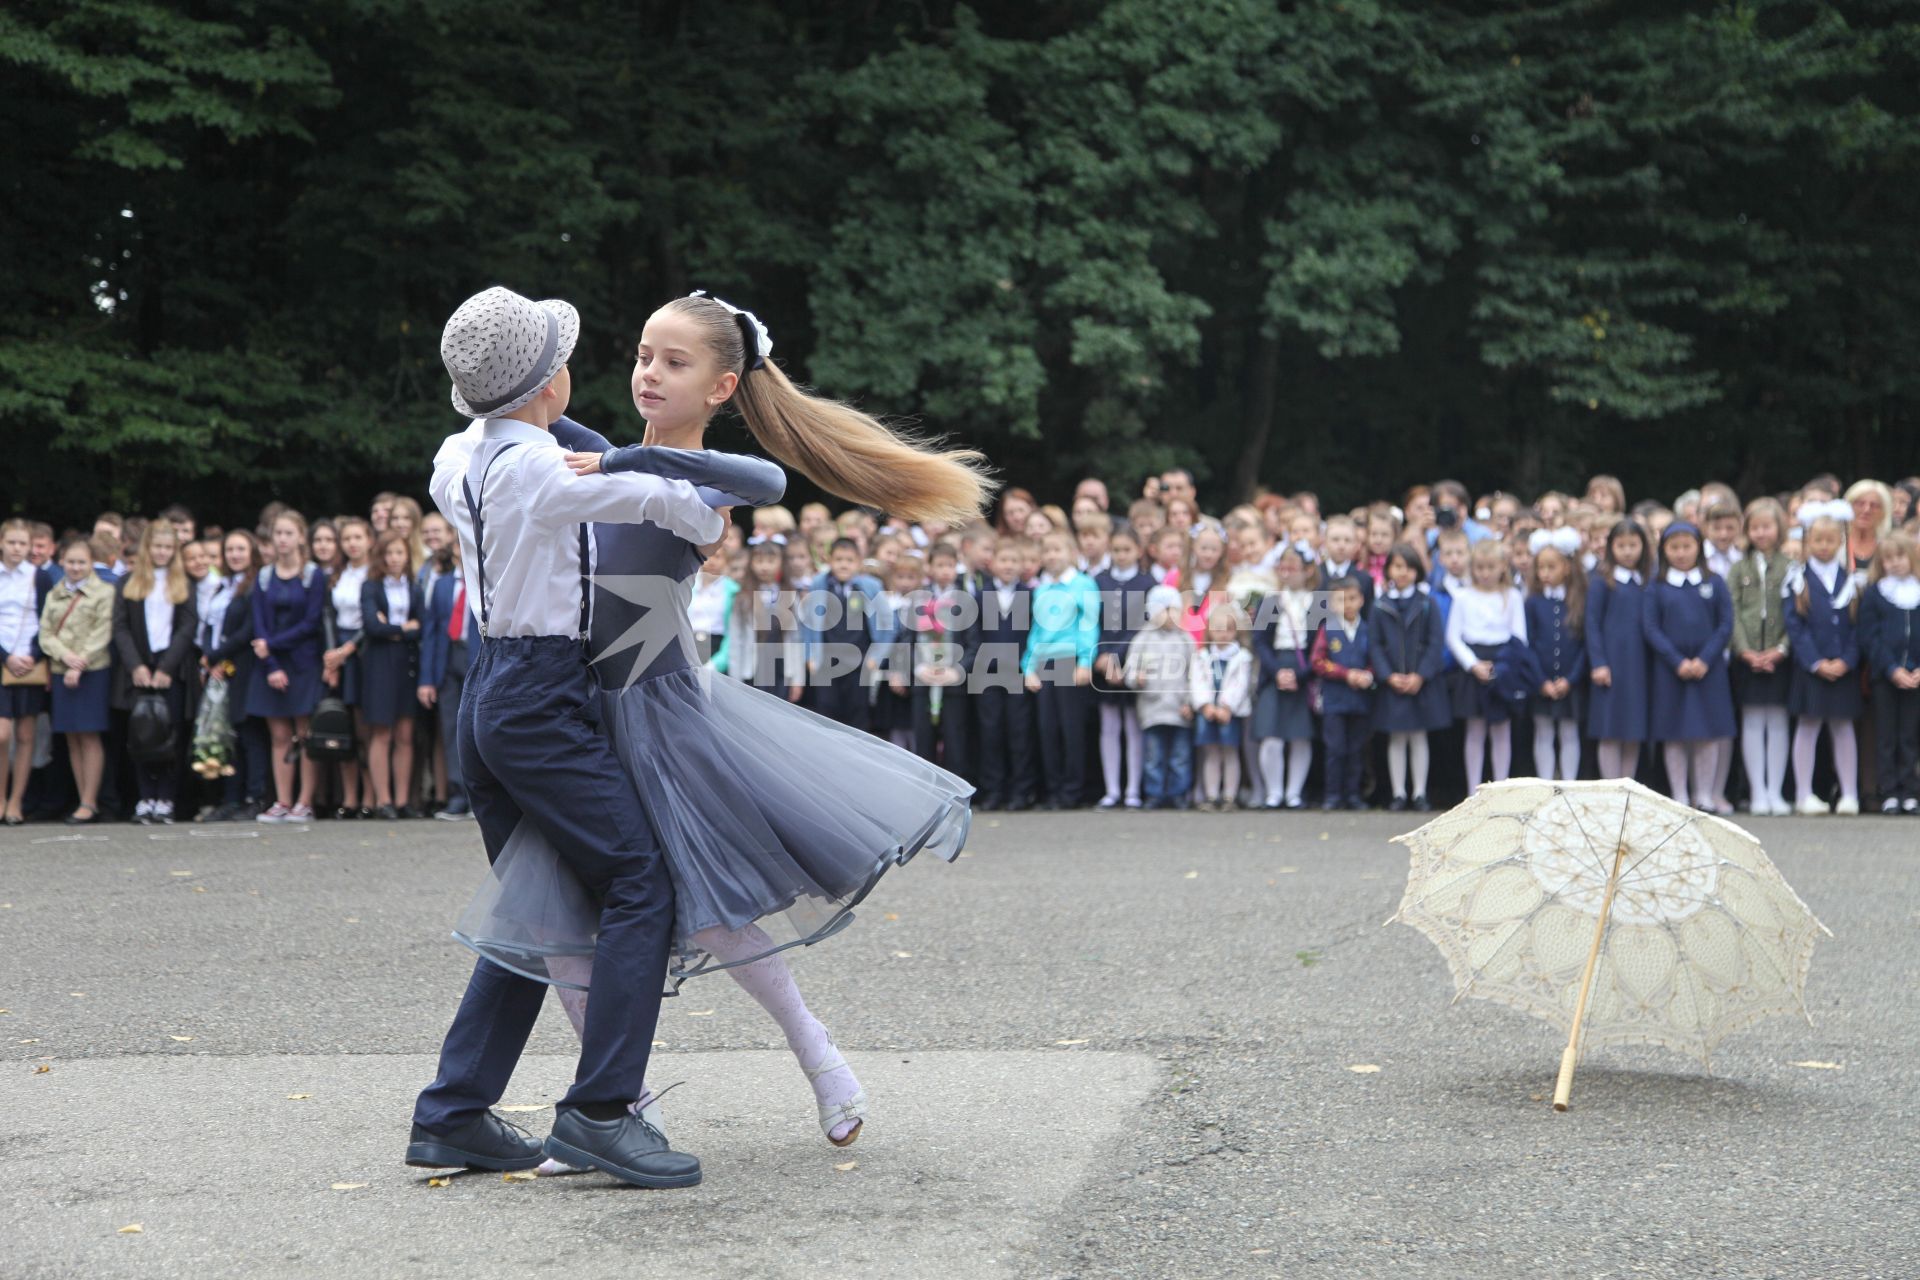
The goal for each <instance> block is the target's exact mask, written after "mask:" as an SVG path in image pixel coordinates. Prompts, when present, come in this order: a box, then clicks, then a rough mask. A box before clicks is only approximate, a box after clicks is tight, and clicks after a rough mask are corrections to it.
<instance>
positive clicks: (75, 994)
mask: <svg viewBox="0 0 1920 1280" xmlns="http://www.w3.org/2000/svg"><path fill="white" fill-rule="evenodd" d="M67 994H68V995H70V996H72V997H73V998H74V999H75V1000H85V999H86V998H87V993H86V992H84V991H69V992H67Z"/></svg>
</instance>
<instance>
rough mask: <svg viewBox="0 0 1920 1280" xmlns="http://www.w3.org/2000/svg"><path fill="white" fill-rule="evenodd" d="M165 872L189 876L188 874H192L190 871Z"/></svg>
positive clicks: (172, 874)
mask: <svg viewBox="0 0 1920 1280" xmlns="http://www.w3.org/2000/svg"><path fill="white" fill-rule="evenodd" d="M167 874H168V875H170V876H190V875H192V874H193V872H191V871H169V872H167Z"/></svg>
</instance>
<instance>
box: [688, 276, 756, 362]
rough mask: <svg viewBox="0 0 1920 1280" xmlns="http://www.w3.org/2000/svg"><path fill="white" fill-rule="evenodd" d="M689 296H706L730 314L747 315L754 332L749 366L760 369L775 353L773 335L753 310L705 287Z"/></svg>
mask: <svg viewBox="0 0 1920 1280" xmlns="http://www.w3.org/2000/svg"><path fill="white" fill-rule="evenodd" d="M687 296H688V297H689V298H706V299H708V300H709V301H712V302H717V303H719V304H720V305H721V306H723V307H725V308H726V309H727V314H728V315H730V316H745V317H746V320H747V323H748V324H749V325H751V326H752V328H753V333H754V349H753V351H752V352H750V353H749V359H748V360H747V368H749V369H758V368H759V367H760V366H761V365H763V364H765V363H766V362H767V357H768V356H770V355H772V354H773V335H772V334H770V333H768V332H767V326H765V325H764V324H761V323H760V317H759V316H757V315H755V314H753V312H751V311H747V310H744V309H743V308H740V307H736V306H734V305H733V304H732V303H731V302H728V301H727V300H726V299H725V298H716V297H714V296H713V295H712V294H710V293H708V292H707V291H706V290H705V289H695V290H694V291H693V292H692V293H690V294H688V295H687Z"/></svg>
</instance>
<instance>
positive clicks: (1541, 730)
mask: <svg viewBox="0 0 1920 1280" xmlns="http://www.w3.org/2000/svg"><path fill="white" fill-rule="evenodd" d="M1556 747H1557V748H1558V750H1559V761H1558V763H1557V764H1556V762H1555V760H1554V752H1555V748H1556ZM1533 773H1534V776H1535V777H1537V778H1549V779H1551V778H1558V779H1560V780H1561V781H1562V782H1571V781H1573V780H1574V779H1575V778H1578V777H1579V776H1580V726H1579V725H1578V724H1577V723H1576V722H1574V721H1572V720H1561V721H1559V722H1557V723H1556V722H1555V721H1554V720H1553V718H1552V717H1550V716H1535V717H1534V718H1533Z"/></svg>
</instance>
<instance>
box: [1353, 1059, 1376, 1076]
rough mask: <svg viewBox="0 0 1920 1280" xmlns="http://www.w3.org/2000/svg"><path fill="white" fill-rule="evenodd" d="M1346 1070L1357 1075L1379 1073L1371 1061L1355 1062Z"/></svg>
mask: <svg viewBox="0 0 1920 1280" xmlns="http://www.w3.org/2000/svg"><path fill="white" fill-rule="evenodd" d="M1347 1070H1349V1071H1351V1072H1353V1074H1355V1075H1357V1076H1377V1075H1379V1074H1380V1068H1378V1067H1376V1066H1374V1065H1373V1064H1372V1063H1371V1062H1356V1063H1354V1064H1353V1065H1352V1066H1350V1067H1348V1068H1347Z"/></svg>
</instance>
